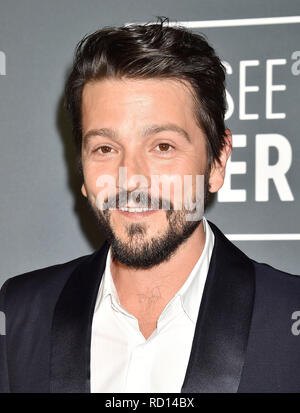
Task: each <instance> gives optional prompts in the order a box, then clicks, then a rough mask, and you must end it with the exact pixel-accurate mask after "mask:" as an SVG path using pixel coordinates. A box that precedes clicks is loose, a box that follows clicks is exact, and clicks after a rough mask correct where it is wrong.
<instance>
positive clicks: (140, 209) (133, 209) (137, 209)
mask: <svg viewBox="0 0 300 413" xmlns="http://www.w3.org/2000/svg"><path fill="white" fill-rule="evenodd" d="M120 210H121V211H126V212H147V211H152V209H149V208H120Z"/></svg>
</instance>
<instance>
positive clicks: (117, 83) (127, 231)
mask: <svg viewBox="0 0 300 413" xmlns="http://www.w3.org/2000/svg"><path fill="white" fill-rule="evenodd" d="M193 104H194V102H193V99H192V95H191V93H190V91H189V90H188V88H187V86H186V85H184V84H182V83H181V82H179V81H176V80H156V79H147V80H136V79H122V80H119V79H106V80H101V81H96V82H90V83H88V84H86V85H85V86H84V89H83V94H82V136H83V142H82V167H83V175H84V184H83V186H82V193H83V194H84V195H85V196H87V197H88V200H89V204H90V205H91V207H92V209H93V211H94V212H95V214H96V216H97V218H98V221H99V223H100V224H101V227H102V229H103V230H104V231H105V233H106V236H107V237H108V238H109V241H110V242H111V245H112V252H113V257H114V259H116V260H118V261H120V262H122V263H123V264H125V265H128V266H132V267H135V268H150V267H152V266H153V265H156V264H159V263H161V262H163V261H165V260H167V259H168V258H170V256H171V255H172V253H173V252H174V251H175V250H176V249H177V248H178V246H179V245H181V244H182V243H183V242H184V241H185V240H186V239H187V238H188V237H189V236H190V235H191V234H192V233H193V232H194V231H195V229H196V228H197V227H198V226H199V224H200V222H201V221H200V220H196V221H188V220H187V219H186V208H185V206H184V205H183V203H182V208H181V209H178V208H177V209H172V207H174V202H175V197H176V191H177V192H178V188H179V187H177V189H174V188H175V186H171V190H170V195H169V201H170V205H171V209H169V210H165V209H161V208H162V205H161V202H162V201H165V195H163V194H162V186H160V187H159V192H158V193H157V192H156V194H157V200H159V201H160V206H159V209H154V210H151V211H148V212H139V213H138V212H130V208H134V207H135V206H138V205H140V204H137V200H140V198H139V199H138V198H134V197H131V196H130V195H131V194H134V192H133V191H136V190H137V189H138V190H139V191H140V192H142V193H143V194H144V195H145V197H146V198H145V197H144V198H143V199H144V200H146V201H147V205H144V206H148V207H149V208H150V199H151V198H150V197H151V194H150V190H149V188H150V186H151V181H153V176H163V175H166V176H177V177H178V176H179V177H180V179H181V180H182V183H183V182H184V176H185V175H192V176H193V177H194V178H195V176H196V175H204V174H205V170H206V166H207V156H206V144H205V136H204V133H203V132H202V130H201V129H200V128H199V126H198V125H197V123H196V120H195V117H194V110H193ZM120 167H123V168H124V167H125V168H127V169H126V175H127V176H126V182H125V183H124V182H120V169H119V168H120ZM123 171H124V170H123ZM103 175H106V176H110V177H112V178H113V179H114V182H116V198H115V199H116V205H113V204H111V205H112V206H117V209H114V208H111V209H105V210H103V208H101V206H100V205H99V199H101V202H100V203H101V204H103V200H105V201H107V200H108V201H110V199H111V197H112V196H113V195H114V194H113V192H112V190H111V188H109V187H108V186H107V187H99V177H101V176H103ZM136 175H139V176H140V175H142V176H143V177H144V179H143V181H142V182H141V181H140V180H137V179H136ZM124 191H125V193H126V194H127V201H126V202H125V204H123V206H125V207H127V208H128V211H127V212H126V211H122V210H120V209H119V208H118V206H119V203H118V201H119V197H118V196H119V195H120V194H121V193H124ZM100 192H101V198H99V194H100ZM192 192H193V200H195V195H196V187H195V179H193V186H192ZM143 194H142V195H143ZM177 195H178V194H177ZM152 197H153V193H152ZM183 198H184V196H182V199H183ZM176 199H179V198H176ZM182 202H183V201H182ZM156 205H157V204H156ZM176 205H177V204H176ZM99 207H100V209H99ZM156 208H157V206H156Z"/></svg>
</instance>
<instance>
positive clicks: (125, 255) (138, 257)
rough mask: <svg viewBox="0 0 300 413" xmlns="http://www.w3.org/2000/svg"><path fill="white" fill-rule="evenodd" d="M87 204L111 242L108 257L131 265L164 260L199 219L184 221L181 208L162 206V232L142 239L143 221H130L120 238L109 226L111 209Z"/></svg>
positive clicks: (141, 266) (149, 265) (137, 266)
mask: <svg viewBox="0 0 300 413" xmlns="http://www.w3.org/2000/svg"><path fill="white" fill-rule="evenodd" d="M89 205H90V207H91V209H92V211H93V213H94V215H95V216H96V219H97V221H98V224H99V225H100V228H101V230H102V231H103V232H104V234H105V236H106V239H107V241H108V242H109V243H110V245H111V252H112V260H113V261H117V262H120V263H122V264H124V265H126V266H128V267H132V268H135V269H146V268H152V267H154V266H155V265H158V264H160V263H162V262H165V261H168V260H169V259H170V258H171V257H172V255H173V254H174V253H175V251H176V250H177V249H178V247H179V246H180V245H182V244H183V243H184V242H185V241H186V240H187V239H188V238H189V237H190V236H191V235H192V234H193V232H194V231H195V229H196V228H197V227H198V226H199V225H200V222H201V219H199V220H197V221H187V220H186V211H185V210H184V209H183V210H180V211H176V210H166V211H165V212H166V219H167V222H168V229H167V231H166V233H165V234H164V235H161V236H157V237H153V238H151V239H150V240H148V241H145V239H144V237H145V234H146V228H145V224H140V223H130V224H127V225H126V231H127V235H128V241H127V242H123V241H121V240H120V239H119V238H118V237H117V236H116V234H115V233H114V231H113V229H112V227H111V224H110V218H111V211H109V210H104V211H100V210H98V209H96V208H95V207H94V206H93V205H91V203H90V202H89Z"/></svg>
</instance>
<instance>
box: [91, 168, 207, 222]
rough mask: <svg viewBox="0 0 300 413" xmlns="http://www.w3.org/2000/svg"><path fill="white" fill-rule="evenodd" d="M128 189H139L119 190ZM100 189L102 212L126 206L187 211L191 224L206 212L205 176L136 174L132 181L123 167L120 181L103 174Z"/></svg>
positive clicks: (97, 197) (98, 200)
mask: <svg viewBox="0 0 300 413" xmlns="http://www.w3.org/2000/svg"><path fill="white" fill-rule="evenodd" d="M149 178H150V185H149ZM117 182H118V183H117ZM126 186H134V187H137V189H134V190H133V191H131V192H129V191H125V190H118V188H125V187H126ZM96 187H97V188H101V189H100V191H99V192H98V194H97V196H96V206H97V208H98V209H99V210H102V211H104V210H107V209H111V210H114V209H116V208H126V207H129V208H134V209H144V210H157V209H164V210H184V211H185V218H186V220H187V221H197V220H200V219H201V218H202V216H203V213H204V194H205V193H204V175H183V176H181V175H178V174H173V175H167V174H161V175H151V176H150V177H148V178H147V177H146V176H144V175H132V176H131V177H130V179H129V180H128V179H127V168H126V167H120V168H119V175H118V180H116V178H115V177H114V176H112V175H109V174H104V175H100V176H99V177H98V178H97V181H96ZM129 196H130V199H129Z"/></svg>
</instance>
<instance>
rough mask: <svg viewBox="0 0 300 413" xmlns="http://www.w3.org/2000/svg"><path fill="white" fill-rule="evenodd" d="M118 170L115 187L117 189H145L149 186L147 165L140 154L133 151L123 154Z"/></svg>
mask: <svg viewBox="0 0 300 413" xmlns="http://www.w3.org/2000/svg"><path fill="white" fill-rule="evenodd" d="M118 172H119V173H118V178H117V187H118V189H119V190H126V191H128V192H131V191H134V190H136V189H139V190H141V189H145V190H147V188H148V187H149V184H150V179H149V170H148V165H147V162H146V160H145V159H144V158H143V157H142V155H138V154H137V153H134V152H132V153H127V154H124V156H123V158H122V160H121V162H120V164H119V171H118Z"/></svg>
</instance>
